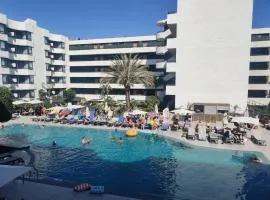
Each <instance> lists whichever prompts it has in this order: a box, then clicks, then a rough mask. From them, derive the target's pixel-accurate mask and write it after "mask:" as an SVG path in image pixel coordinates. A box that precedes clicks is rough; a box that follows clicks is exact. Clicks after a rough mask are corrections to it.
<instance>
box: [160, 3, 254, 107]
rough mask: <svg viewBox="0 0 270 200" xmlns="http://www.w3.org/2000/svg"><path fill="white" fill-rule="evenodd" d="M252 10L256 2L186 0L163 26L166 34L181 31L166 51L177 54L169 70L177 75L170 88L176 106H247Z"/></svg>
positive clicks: (167, 67)
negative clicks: (170, 31) (173, 84)
mask: <svg viewBox="0 0 270 200" xmlns="http://www.w3.org/2000/svg"><path fill="white" fill-rule="evenodd" d="M252 10H253V1H252V0H238V1H235V0H203V1H201V0H181V1H179V2H178V12H177V13H173V14H168V15H167V19H165V20H162V21H159V22H158V24H159V25H163V26H164V32H163V33H162V34H163V35H164V36H166V35H168V34H169V30H171V29H173V30H176V32H177V34H176V38H168V39H167V40H166V41H167V42H166V44H167V46H166V48H167V49H166V50H167V51H172V52H176V61H175V62H169V63H167V66H166V71H167V72H175V73H176V85H175V86H167V87H166V94H167V95H174V96H175V106H176V107H179V106H186V105H188V104H194V103H198V104H209V103H214V104H230V105H231V106H234V105H238V106H239V107H240V108H242V109H245V108H246V106H247V95H248V76H249V58H250V45H251V42H250V38H251V37H250V36H251V30H252ZM164 48H165V47H164ZM221 107H222V106H221ZM222 109H223V108H220V110H222Z"/></svg>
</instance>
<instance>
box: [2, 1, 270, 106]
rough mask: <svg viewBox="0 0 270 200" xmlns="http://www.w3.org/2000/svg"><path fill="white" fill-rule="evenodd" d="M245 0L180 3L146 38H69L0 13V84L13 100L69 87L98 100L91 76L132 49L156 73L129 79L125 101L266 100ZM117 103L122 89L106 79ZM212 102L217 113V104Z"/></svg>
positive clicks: (265, 70)
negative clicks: (143, 79) (149, 78)
mask: <svg viewBox="0 0 270 200" xmlns="http://www.w3.org/2000/svg"><path fill="white" fill-rule="evenodd" d="M252 10H253V1H252V0H238V1H235V0H204V1H201V0H181V1H179V2H178V12H175V13H168V14H167V17H166V18H165V19H163V20H160V21H158V22H157V25H158V26H159V27H161V31H160V32H158V33H155V34H153V35H150V36H138V37H119V38H105V39H89V40H88V39H87V40H84V39H76V40H71V39H69V38H67V37H66V36H63V35H57V34H52V33H50V32H49V31H48V30H46V29H43V28H40V27H38V25H37V23H36V22H35V21H33V20H31V19H27V20H25V21H23V22H19V21H14V20H10V19H8V18H7V16H5V15H4V14H1V15H0V47H1V49H0V61H1V71H0V85H3V86H6V87H9V88H10V89H11V91H12V93H13V95H14V97H15V98H23V99H32V98H38V91H39V90H40V89H45V90H48V91H49V92H50V94H51V95H57V94H61V93H62V92H63V91H64V90H65V89H67V88H72V89H74V90H75V91H76V94H77V95H78V96H79V97H85V98H86V99H87V100H97V99H101V93H102V89H101V85H100V83H99V79H100V78H101V77H104V76H106V73H105V72H106V70H107V68H108V67H109V66H110V65H111V63H112V60H113V59H114V57H115V56H116V55H119V54H138V55H140V56H142V58H143V59H142V62H143V63H144V64H146V65H148V66H149V70H151V71H153V73H154V74H155V76H156V80H157V81H156V84H155V86H153V87H145V86H143V85H141V84H136V85H134V87H133V88H132V90H131V98H132V99H136V100H141V101H144V100H145V99H146V98H147V97H148V96H157V97H158V98H159V99H160V100H161V101H162V102H164V104H169V105H170V106H171V107H180V106H187V105H190V104H216V105H221V107H222V105H224V104H228V105H230V106H231V107H233V106H235V105H238V106H239V107H240V108H242V109H245V108H246V106H247V104H252V105H267V104H268V103H269V101H270V98H269V97H270V95H269V91H270V85H269V76H270V69H269V67H270V29H252ZM110 87H111V91H110V96H112V97H113V98H114V99H115V100H124V99H125V91H124V88H123V87H122V86H120V85H117V84H110ZM221 107H220V110H222V108H221Z"/></svg>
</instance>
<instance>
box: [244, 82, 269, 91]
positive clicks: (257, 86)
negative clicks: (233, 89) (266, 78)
mask: <svg viewBox="0 0 270 200" xmlns="http://www.w3.org/2000/svg"><path fill="white" fill-rule="evenodd" d="M269 88H270V84H269V83H266V84H249V86H248V89H249V90H269Z"/></svg>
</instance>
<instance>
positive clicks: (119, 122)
mask: <svg viewBox="0 0 270 200" xmlns="http://www.w3.org/2000/svg"><path fill="white" fill-rule="evenodd" d="M124 122H125V118H124V117H123V116H122V117H119V119H118V121H117V122H116V123H115V125H114V126H116V127H119V126H122V124H124Z"/></svg>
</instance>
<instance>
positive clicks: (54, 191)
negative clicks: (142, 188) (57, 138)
mask: <svg viewBox="0 0 270 200" xmlns="http://www.w3.org/2000/svg"><path fill="white" fill-rule="evenodd" d="M2 196H6V197H7V199H8V200H57V199H59V200H60V199H61V200H62V199H63V200H86V199H87V200H88V199H92V200H135V199H133V198H128V197H120V196H115V195H110V194H104V195H90V194H89V192H87V191H85V192H81V193H76V192H74V191H73V190H72V188H65V187H59V186H52V185H45V184H40V183H32V182H25V183H24V184H23V183H21V181H15V182H12V183H11V184H8V185H6V186H4V187H2V188H0V197H2Z"/></svg>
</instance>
